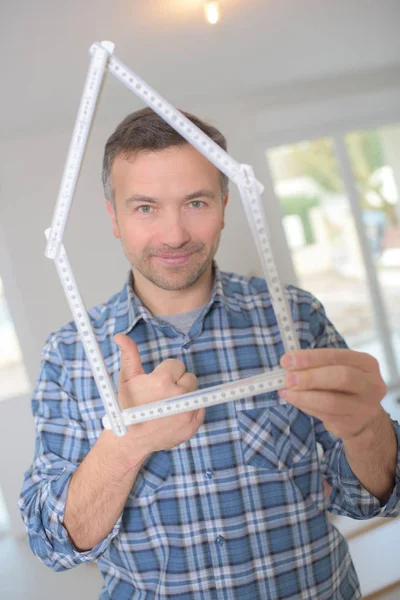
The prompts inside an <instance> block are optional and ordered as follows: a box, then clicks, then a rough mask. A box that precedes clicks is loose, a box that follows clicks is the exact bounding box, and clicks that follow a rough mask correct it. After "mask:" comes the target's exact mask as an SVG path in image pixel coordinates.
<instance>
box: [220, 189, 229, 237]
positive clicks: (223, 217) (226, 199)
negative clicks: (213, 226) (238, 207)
mask: <svg viewBox="0 0 400 600" xmlns="http://www.w3.org/2000/svg"><path fill="white" fill-rule="evenodd" d="M228 200H229V192H227V193H226V196H225V198H224V200H223V205H224V208H223V216H222V227H221V229H223V228H224V227H225V209H226V205H227V204H228Z"/></svg>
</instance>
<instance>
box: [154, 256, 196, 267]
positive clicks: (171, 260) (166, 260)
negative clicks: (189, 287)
mask: <svg viewBox="0 0 400 600" xmlns="http://www.w3.org/2000/svg"><path fill="white" fill-rule="evenodd" d="M191 257H192V254H186V255H183V256H182V255H181V254H180V255H176V254H175V255H170V254H156V255H154V258H155V259H156V260H158V261H159V262H161V263H162V264H164V265H171V266H179V265H184V264H185V263H187V262H188V261H189V260H190V258H191Z"/></svg>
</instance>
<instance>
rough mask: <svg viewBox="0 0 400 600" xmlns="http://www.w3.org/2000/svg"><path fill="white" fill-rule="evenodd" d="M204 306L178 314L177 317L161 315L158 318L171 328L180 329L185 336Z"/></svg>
mask: <svg viewBox="0 0 400 600" xmlns="http://www.w3.org/2000/svg"><path fill="white" fill-rule="evenodd" d="M203 308H204V306H200V307H199V308H195V309H194V310H190V311H189V312H185V313H180V314H178V315H163V316H162V317H159V319H162V320H163V321H167V323H169V324H170V325H172V326H173V327H176V328H177V329H180V330H181V331H183V333H185V334H186V335H187V334H188V333H189V331H190V328H191V326H192V325H193V323H194V322H195V320H196V319H197V317H198V316H199V314H200V313H201V311H202V310H203Z"/></svg>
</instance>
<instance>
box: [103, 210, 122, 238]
mask: <svg viewBox="0 0 400 600" xmlns="http://www.w3.org/2000/svg"><path fill="white" fill-rule="evenodd" d="M106 209H107V212H108V214H109V215H110V219H111V223H112V229H113V235H114V237H116V238H118V239H119V238H120V237H121V235H120V233H119V227H118V221H117V216H116V214H115V208H114V207H113V205H112V204H111V202H110V201H109V200H106Z"/></svg>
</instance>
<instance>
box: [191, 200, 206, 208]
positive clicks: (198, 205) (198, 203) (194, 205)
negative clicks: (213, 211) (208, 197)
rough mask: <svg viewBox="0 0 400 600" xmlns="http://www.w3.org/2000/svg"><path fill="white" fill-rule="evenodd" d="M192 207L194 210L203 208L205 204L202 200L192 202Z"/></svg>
mask: <svg viewBox="0 0 400 600" xmlns="http://www.w3.org/2000/svg"><path fill="white" fill-rule="evenodd" d="M190 206H191V207H192V208H201V207H202V206H204V202H203V201H202V200H192V201H191V203H190Z"/></svg>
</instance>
